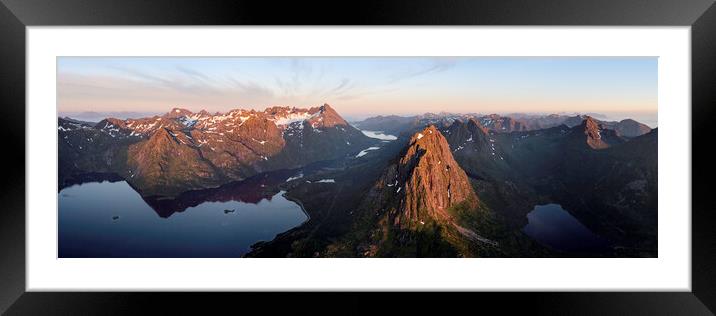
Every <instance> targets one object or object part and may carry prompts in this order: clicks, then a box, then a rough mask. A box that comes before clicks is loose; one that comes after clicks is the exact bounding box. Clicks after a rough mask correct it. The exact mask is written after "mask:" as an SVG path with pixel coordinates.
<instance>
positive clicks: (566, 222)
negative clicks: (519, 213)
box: [522, 204, 609, 252]
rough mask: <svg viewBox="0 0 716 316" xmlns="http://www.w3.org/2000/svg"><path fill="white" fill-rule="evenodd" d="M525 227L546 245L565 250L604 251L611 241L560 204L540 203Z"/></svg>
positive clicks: (526, 230) (530, 234) (531, 235)
mask: <svg viewBox="0 0 716 316" xmlns="http://www.w3.org/2000/svg"><path fill="white" fill-rule="evenodd" d="M527 221H528V224H527V226H525V227H524V228H523V229H522V230H523V231H524V232H525V234H527V235H528V236H530V237H532V238H533V239H534V240H536V241H537V242H539V243H540V244H542V245H545V246H548V247H550V248H552V249H555V250H559V251H564V252H601V251H606V250H608V249H609V243H608V242H607V241H606V240H604V239H603V238H601V237H599V236H598V235H596V234H594V233H593V232H592V231H590V230H589V229H588V228H587V227H585V226H584V225H582V223H580V222H579V221H578V220H577V219H576V218H574V217H573V216H572V215H571V214H569V212H567V211H565V210H564V209H563V208H562V206H561V205H559V204H545V205H537V206H535V208H534V209H533V210H532V211H531V212H529V213H528V214H527Z"/></svg>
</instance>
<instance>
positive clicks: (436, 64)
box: [389, 58, 458, 83]
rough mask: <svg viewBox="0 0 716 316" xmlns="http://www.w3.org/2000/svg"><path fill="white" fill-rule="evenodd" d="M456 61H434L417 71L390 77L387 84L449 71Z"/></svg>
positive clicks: (404, 72)
mask: <svg viewBox="0 0 716 316" xmlns="http://www.w3.org/2000/svg"><path fill="white" fill-rule="evenodd" d="M457 62H458V60H457V59H452V58H450V59H435V60H433V61H432V63H431V64H430V65H427V66H424V67H422V68H419V69H412V70H409V71H403V72H400V73H396V74H394V75H392V76H391V78H390V80H389V82H390V83H397V82H400V81H403V80H408V79H412V78H416V77H420V76H424V75H428V74H435V73H440V72H443V71H446V70H449V69H452V68H454V67H455V65H456V64H457Z"/></svg>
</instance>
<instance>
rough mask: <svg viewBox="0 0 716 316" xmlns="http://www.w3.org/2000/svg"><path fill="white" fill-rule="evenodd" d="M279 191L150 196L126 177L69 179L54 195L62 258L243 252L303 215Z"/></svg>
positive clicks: (237, 188)
mask: <svg viewBox="0 0 716 316" xmlns="http://www.w3.org/2000/svg"><path fill="white" fill-rule="evenodd" d="M284 193H285V192H284V191H278V190H274V191H271V190H267V189H265V185H263V184H262V185H255V186H254V185H250V186H248V185H233V186H231V185H229V186H226V187H224V188H220V189H210V190H203V191H192V192H188V193H187V194H182V195H180V196H179V197H177V198H176V199H172V200H166V199H164V200H157V201H152V200H145V199H143V198H142V197H141V196H140V195H139V193H137V192H136V191H135V190H134V189H132V187H130V186H129V184H128V183H127V182H125V181H118V182H108V181H104V182H91V183H84V184H79V185H74V186H71V187H67V188H64V189H62V190H61V191H60V192H59V194H58V205H59V212H58V219H59V220H58V222H59V223H58V235H59V236H58V239H59V245H58V252H59V257H61V258H62V257H176V258H185V257H210V258H219V257H241V256H242V255H244V254H245V253H247V252H248V251H250V250H251V248H250V246H251V245H252V244H254V243H256V242H258V241H269V240H272V239H274V237H275V236H276V234H279V233H281V232H285V231H287V230H289V229H291V228H294V227H296V226H299V225H301V224H302V223H303V222H305V221H306V220H307V219H308V216H307V215H306V214H305V213H304V211H303V209H302V208H301V206H300V205H298V204H296V203H295V202H293V201H289V200H287V199H286V198H285V197H284V196H283V194H284ZM149 203H151V206H150V204H149Z"/></svg>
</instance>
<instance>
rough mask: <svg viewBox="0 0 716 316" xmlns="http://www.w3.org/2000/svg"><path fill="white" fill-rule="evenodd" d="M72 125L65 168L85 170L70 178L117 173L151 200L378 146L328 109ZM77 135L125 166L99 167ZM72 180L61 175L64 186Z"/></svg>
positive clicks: (175, 113) (176, 114)
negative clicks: (83, 149)
mask: <svg viewBox="0 0 716 316" xmlns="http://www.w3.org/2000/svg"><path fill="white" fill-rule="evenodd" d="M70 123H71V122H69V121H63V119H60V129H59V130H58V133H59V134H60V139H61V140H62V139H68V141H61V142H60V147H61V148H60V150H61V152H66V154H64V155H61V157H60V160H61V161H62V162H64V158H65V157H71V156H75V157H74V158H73V159H72V163H71V164H72V165H77V166H78V167H73V166H71V165H70V164H67V165H68V166H67V168H64V169H63V170H66V171H67V172H69V173H71V174H80V173H89V172H98V171H102V172H115V173H117V174H118V175H120V176H122V177H123V178H125V179H127V181H128V182H129V183H130V184H131V185H132V186H133V187H135V188H136V189H137V190H138V191H140V192H141V193H142V195H145V196H151V195H163V196H175V195H177V194H179V193H181V192H183V191H187V190H194V189H202V188H208V187H215V186H218V185H221V184H223V183H227V182H229V181H235V180H242V179H245V178H247V177H249V176H251V175H254V174H257V173H261V172H264V171H270V170H278V169H287V168H295V167H300V166H302V165H305V164H308V163H312V162H316V161H323V160H330V159H335V158H338V157H342V156H346V155H349V154H351V153H355V152H358V151H360V150H362V149H364V148H365V147H367V146H368V145H369V144H371V143H373V142H374V140H372V139H370V138H368V137H366V136H365V135H363V134H362V133H361V132H360V131H359V130H357V129H356V128H354V127H353V126H351V125H350V124H348V123H347V122H346V121H345V120H344V119H343V118H342V117H341V116H340V115H339V114H338V113H337V112H336V111H335V110H334V109H333V108H332V107H331V106H330V105H328V104H324V105H322V106H318V107H312V108H309V109H302V108H295V107H270V108H267V109H265V110H264V111H256V110H244V109H237V110H231V111H229V112H226V113H215V114H211V113H208V112H206V111H200V112H197V113H193V112H191V111H189V110H186V109H180V108H175V109H172V110H171V111H170V112H168V113H166V114H165V115H162V116H154V117H150V118H140V119H126V120H120V119H115V118H107V119H105V120H102V121H100V122H99V123H97V124H96V125H95V126H82V127H81V128H80V127H79V125H78V124H74V125H72V124H70ZM75 125H77V126H75ZM63 126H64V127H63ZM78 133H83V134H87V133H90V134H92V135H96V137H95V138H90V137H84V136H83V138H82V140H83V141H84V139H87V140H88V141H87V142H89V139H97V138H98V137H99V138H101V139H102V140H103V146H102V147H101V148H98V146H89V145H90V144H87V145H86V146H88V147H91V148H92V152H96V151H102V152H109V153H115V154H114V155H113V156H118V157H119V159H114V160H112V161H102V163H97V162H96V160H97V157H90V156H89V155H83V154H82V152H81V151H79V146H81V145H80V144H79V143H78V141H79V140H78V139H75V141H74V142H71V141H69V139H70V138H65V136H68V137H70V136H71V137H72V138H73V139H74V138H77V137H74V136H73V135H75V134H78ZM95 156H96V155H95ZM105 156H106V155H105ZM85 161H95V162H93V163H84V162H85ZM67 177H68V175H67V174H62V170H61V175H60V180H61V182H62V179H63V178H67ZM60 185H62V184H60Z"/></svg>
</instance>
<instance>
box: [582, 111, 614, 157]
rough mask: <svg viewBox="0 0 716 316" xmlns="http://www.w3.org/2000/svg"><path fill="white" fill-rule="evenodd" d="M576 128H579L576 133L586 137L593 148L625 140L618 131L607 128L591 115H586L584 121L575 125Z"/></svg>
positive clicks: (602, 147) (608, 145)
mask: <svg viewBox="0 0 716 316" xmlns="http://www.w3.org/2000/svg"><path fill="white" fill-rule="evenodd" d="M574 129H576V130H577V133H574V134H575V135H577V136H578V137H580V138H581V137H585V138H586V144H587V146H589V147H590V148H592V149H604V148H609V147H611V146H612V145H615V144H619V143H623V142H624V139H623V138H622V137H620V136H619V135H618V134H617V132H616V131H614V130H612V129H607V128H605V127H604V125H603V124H602V123H600V122H599V121H598V120H596V119H594V118H593V117H591V116H589V115H585V116H584V120H582V123H581V124H580V125H578V126H575V127H574ZM580 135H583V136H580Z"/></svg>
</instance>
